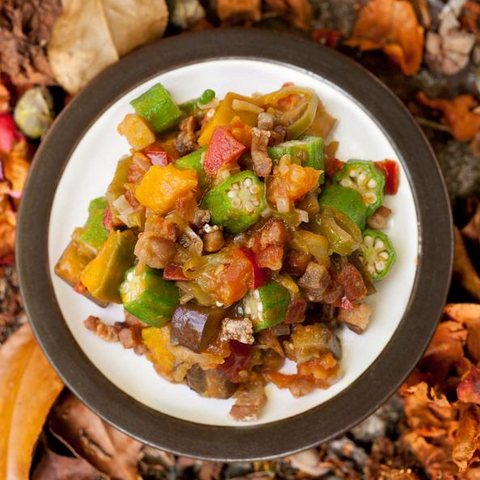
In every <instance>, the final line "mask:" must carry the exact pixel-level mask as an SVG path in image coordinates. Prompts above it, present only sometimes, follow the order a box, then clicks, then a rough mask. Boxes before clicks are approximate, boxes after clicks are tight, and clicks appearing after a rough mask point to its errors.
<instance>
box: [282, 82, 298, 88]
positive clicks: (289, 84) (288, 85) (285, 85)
mask: <svg viewBox="0 0 480 480" xmlns="http://www.w3.org/2000/svg"><path fill="white" fill-rule="evenodd" d="M294 85H295V84H294V83H293V82H285V83H284V84H283V85H282V87H293V86H294Z"/></svg>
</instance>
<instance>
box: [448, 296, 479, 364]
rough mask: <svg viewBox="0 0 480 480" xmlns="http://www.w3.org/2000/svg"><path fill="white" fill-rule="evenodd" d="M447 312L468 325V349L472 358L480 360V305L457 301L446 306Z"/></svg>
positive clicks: (476, 360)
mask: <svg viewBox="0 0 480 480" xmlns="http://www.w3.org/2000/svg"><path fill="white" fill-rule="evenodd" d="M445 313H446V314H447V315H448V316H449V317H450V318H453V319H454V320H456V321H457V322H460V323H463V324H465V325H466V326H467V330H468V336H467V351H468V356H469V358H470V360H471V361H472V362H473V363H475V364H477V363H478V362H480V305H478V304H475V303H455V304H449V305H447V306H446V307H445Z"/></svg>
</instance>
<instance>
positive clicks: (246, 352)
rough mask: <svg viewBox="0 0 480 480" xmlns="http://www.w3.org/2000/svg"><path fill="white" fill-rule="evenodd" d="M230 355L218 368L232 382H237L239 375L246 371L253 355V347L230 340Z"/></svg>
mask: <svg viewBox="0 0 480 480" xmlns="http://www.w3.org/2000/svg"><path fill="white" fill-rule="evenodd" d="M230 352H231V353H230V355H229V356H228V357H227V358H226V359H225V361H224V362H223V363H222V364H221V365H219V366H218V368H220V369H221V370H223V371H224V372H225V374H226V375H227V377H228V378H229V379H230V380H235V379H236V378H237V376H238V373H239V372H240V371H242V370H245V368H246V365H247V363H248V361H249V360H250V357H251V356H252V353H253V346H252V345H247V344H245V343H240V342H237V341H236V340H230Z"/></svg>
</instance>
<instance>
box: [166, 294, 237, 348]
mask: <svg viewBox="0 0 480 480" xmlns="http://www.w3.org/2000/svg"><path fill="white" fill-rule="evenodd" d="M226 313H227V311H226V310H224V309H221V308H215V307H202V306H200V305H195V304H193V303H187V304H185V305H180V306H178V307H177V308H176V309H175V312H174V314H173V317H172V319H171V322H170V324H171V330H170V342H171V344H172V345H181V346H182V347H187V348H189V349H190V350H192V352H195V353H201V352H202V351H203V350H205V349H206V348H207V347H208V345H209V344H210V343H211V342H213V341H214V340H215V338H216V336H217V335H218V333H219V331H220V327H221V325H222V319H223V318H224V317H225V316H226Z"/></svg>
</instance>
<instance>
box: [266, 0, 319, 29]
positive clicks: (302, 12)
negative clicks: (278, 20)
mask: <svg viewBox="0 0 480 480" xmlns="http://www.w3.org/2000/svg"><path fill="white" fill-rule="evenodd" d="M265 3H266V4H267V5H268V6H269V7H270V8H271V9H272V10H273V11H274V12H275V13H276V14H277V15H279V16H280V17H282V18H284V19H285V20H286V21H287V22H289V23H291V24H292V25H293V26H294V27H296V28H298V29H300V30H310V28H311V27H312V14H313V10H312V5H311V4H310V2H309V0H265Z"/></svg>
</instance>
